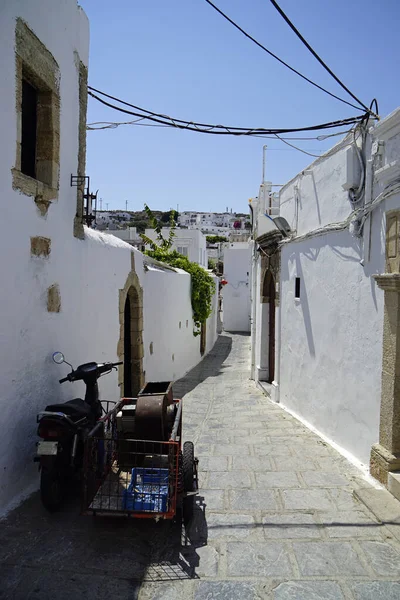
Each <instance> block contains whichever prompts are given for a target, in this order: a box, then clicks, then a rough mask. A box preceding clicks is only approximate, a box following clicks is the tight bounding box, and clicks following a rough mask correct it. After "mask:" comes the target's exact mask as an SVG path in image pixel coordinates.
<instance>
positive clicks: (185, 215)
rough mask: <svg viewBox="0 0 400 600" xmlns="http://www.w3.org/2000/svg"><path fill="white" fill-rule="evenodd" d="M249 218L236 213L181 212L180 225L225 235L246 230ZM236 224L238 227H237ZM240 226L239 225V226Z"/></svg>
mask: <svg viewBox="0 0 400 600" xmlns="http://www.w3.org/2000/svg"><path fill="white" fill-rule="evenodd" d="M248 220H249V218H248V217H247V216H246V217H243V216H237V215H236V214H235V213H233V212H232V211H231V212H226V213H213V212H210V213H201V212H195V211H185V212H181V213H180V214H179V216H178V223H179V225H180V226H181V227H187V228H188V229H201V231H203V232H207V233H213V234H214V233H215V234H217V235H224V234H226V233H227V232H228V231H229V230H232V229H235V228H237V229H244V228H245V223H246V221H248ZM235 224H236V227H235ZM238 224H239V225H238Z"/></svg>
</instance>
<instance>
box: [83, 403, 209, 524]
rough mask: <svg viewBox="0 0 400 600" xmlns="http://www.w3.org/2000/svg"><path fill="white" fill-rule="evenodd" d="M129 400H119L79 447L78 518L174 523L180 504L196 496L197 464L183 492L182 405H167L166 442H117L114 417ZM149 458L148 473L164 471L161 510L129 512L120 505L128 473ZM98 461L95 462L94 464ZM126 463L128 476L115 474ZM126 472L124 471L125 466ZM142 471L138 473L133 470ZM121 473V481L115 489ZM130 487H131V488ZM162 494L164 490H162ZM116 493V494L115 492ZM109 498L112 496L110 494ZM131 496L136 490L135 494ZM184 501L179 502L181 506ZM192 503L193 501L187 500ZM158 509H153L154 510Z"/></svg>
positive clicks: (120, 471) (125, 440)
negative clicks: (171, 414)
mask: <svg viewBox="0 0 400 600" xmlns="http://www.w3.org/2000/svg"><path fill="white" fill-rule="evenodd" d="M133 400H136V399H135V398H122V399H121V400H120V401H119V402H117V403H116V404H115V406H114V407H113V408H112V409H111V410H109V411H108V412H107V413H106V414H105V415H104V416H103V417H102V418H101V419H99V421H98V422H97V424H96V426H95V427H94V428H93V429H92V430H91V431H90V432H89V434H88V436H87V439H86V442H85V452H84V467H83V495H82V514H84V515H88V514H92V515H94V516H95V515H104V516H105V515H107V516H125V517H130V518H137V519H156V520H159V519H174V518H175V516H176V515H177V513H178V511H180V509H182V508H183V510H185V507H184V498H187V499H188V500H189V497H190V496H195V495H196V494H197V493H198V473H197V462H198V461H197V459H195V460H194V464H193V489H192V490H184V483H183V481H184V478H183V472H182V400H181V399H176V400H173V402H174V404H176V406H177V411H176V415H175V420H174V423H173V427H172V431H171V435H170V437H169V440H168V441H160V440H140V439H130V438H123V439H121V438H120V437H119V436H118V434H117V427H116V415H117V413H118V411H119V410H121V408H122V407H123V406H124V405H126V404H130V403H132V401H133ZM148 456H151V457H152V459H151V460H152V462H151V467H152V468H150V469H149V470H150V471H153V472H157V469H158V472H160V473H161V471H163V472H164V471H166V470H167V469H168V495H167V500H166V506H165V510H148V509H143V510H135V509H134V508H128V507H127V506H126V505H124V503H123V501H122V500H121V498H122V496H123V495H124V494H126V493H127V492H124V490H126V489H127V483H128V473H129V476H130V473H131V472H132V473H133V471H134V469H131V467H132V464H134V465H135V466H137V465H139V464H141V461H142V460H143V461H144V460H147V457H148ZM99 457H100V458H99ZM126 457H128V461H131V463H130V468H129V470H127V471H125V470H123V469H121V465H122V464H123V459H125V458H126ZM125 466H127V465H125ZM138 470H143V469H140V468H139V469H138ZM121 473H124V475H125V480H123V485H122V487H121ZM132 485H133V484H131V486H132ZM163 489H164V488H163ZM115 490H116V492H115ZM113 492H114V493H113ZM135 494H136V490H135ZM188 500H186V501H185V502H187V501H188ZM193 502H194V498H193ZM160 506H161V503H160V502H159V503H158V508H159V509H160Z"/></svg>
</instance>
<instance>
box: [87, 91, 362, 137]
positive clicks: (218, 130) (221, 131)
mask: <svg viewBox="0 0 400 600" xmlns="http://www.w3.org/2000/svg"><path fill="white" fill-rule="evenodd" d="M91 89H93V88H91V87H90V88H89V91H88V94H89V95H90V96H92V97H93V98H95V99H96V100H98V101H99V102H101V103H102V104H104V105H105V106H108V107H109V108H113V109H114V110H117V111H119V112H122V113H125V114H129V115H133V116H135V117H139V118H140V119H145V120H149V121H152V122H155V123H160V124H162V125H168V126H170V127H175V128H177V129H185V130H189V131H196V132H199V133H209V134H214V135H234V136H243V135H245V136H261V135H275V134H280V133H292V132H299V131H318V130H320V129H332V128H336V127H341V126H342V125H355V124H356V123H359V122H361V121H363V120H365V115H362V116H357V117H350V118H348V119H342V120H339V121H331V122H328V123H321V124H319V125H312V126H308V127H295V128H286V129H266V128H246V127H231V126H227V125H210V124H204V123H196V122H194V121H184V120H182V119H175V118H172V117H168V116H165V115H157V113H152V112H151V111H148V110H146V109H141V108H139V107H135V108H136V111H137V110H139V111H142V112H136V111H130V110H127V109H124V108H121V107H119V106H115V105H113V104H111V103H109V102H106V101H105V100H103V99H102V98H99V96H97V95H96V94H94V93H93V92H92V91H90V90H91ZM96 91H97V90H96ZM98 93H100V94H102V95H104V96H106V97H108V98H113V99H114V100H115V101H117V102H120V103H121V104H125V105H127V106H134V105H130V104H129V103H128V102H125V101H123V100H120V99H118V98H115V97H112V96H109V95H108V94H105V93H104V92H98ZM143 112H145V113H147V114H143ZM153 115H156V116H153Z"/></svg>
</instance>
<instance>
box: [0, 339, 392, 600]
mask: <svg viewBox="0 0 400 600" xmlns="http://www.w3.org/2000/svg"><path fill="white" fill-rule="evenodd" d="M249 347H250V339H249V337H247V336H241V335H227V334H225V335H222V336H221V337H220V338H219V341H218V343H217V345H216V347H215V348H214V350H213V352H212V353H211V354H210V355H209V356H208V357H206V358H205V360H204V361H203V362H202V363H201V364H200V365H198V366H197V367H196V368H195V369H194V370H193V371H192V372H191V373H189V374H188V376H187V377H185V378H184V379H183V380H181V381H180V382H178V383H177V384H176V386H175V390H174V392H175V395H176V396H177V397H179V396H181V397H184V399H185V404H184V407H185V409H184V410H185V415H184V430H185V438H186V439H192V440H193V441H194V442H195V444H196V454H197V455H198V457H199V461H200V462H199V469H200V484H201V493H200V496H199V498H198V504H197V509H196V517H195V519H194V523H193V525H192V527H191V529H190V531H189V532H188V534H189V535H188V537H186V536H181V534H180V532H179V531H177V529H176V528H174V527H173V526H171V525H170V524H168V523H158V524H155V523H143V522H127V521H125V520H112V519H100V518H98V519H92V518H90V517H82V516H79V515H78V510H79V507H78V506H77V505H76V503H75V502H73V501H71V503H70V504H69V506H68V507H67V509H66V511H64V512H63V513H60V514H57V515H52V516H49V515H47V514H46V513H45V511H44V510H43V509H42V508H41V506H40V503H39V498H38V496H37V495H34V496H33V497H32V498H30V499H29V500H27V501H26V502H25V503H24V504H23V505H22V506H20V507H19V508H18V509H17V510H16V511H14V513H12V514H11V515H9V517H8V519H7V520H5V521H3V522H2V523H1V524H0V558H1V566H0V569H1V571H0V597H1V598H7V599H8V598H12V599H15V600H20V599H26V598H29V599H31V598H32V599H34V598H40V599H41V600H42V599H47V598H57V599H64V598H65V599H68V600H72V599H74V598H84V597H85V598H89V599H93V600H94V599H103V598H113V599H116V598H120V599H125V598H126V599H128V598H129V599H130V600H131V599H135V598H138V599H139V600H212V599H214V598H215V599H218V600H319V599H321V600H322V599H323V600H380V599H381V600H399V598H400V543H399V541H398V536H396V535H393V526H392V527H391V526H390V525H388V524H386V525H384V524H382V523H381V522H378V521H377V519H376V518H375V517H374V516H373V515H372V513H369V511H368V510H367V509H366V507H365V506H364V505H362V504H361V503H360V502H358V501H357V500H356V499H355V498H354V497H353V490H355V489H357V488H359V487H360V486H361V487H365V486H366V485H367V484H366V483H365V481H364V480H363V479H362V477H361V476H360V473H359V471H357V470H356V469H355V468H354V467H352V466H351V465H350V464H349V463H348V462H347V461H346V460H345V459H344V458H343V457H341V456H340V455H339V454H338V453H337V452H335V451H334V450H333V449H332V448H330V447H329V446H328V445H327V444H326V443H325V442H323V441H322V440H321V439H319V438H318V437H317V436H315V435H314V434H313V433H311V432H310V431H309V430H308V429H306V427H304V426H303V425H302V424H301V423H299V422H298V421H296V419H294V418H293V417H292V416H290V415H289V414H287V413H286V412H284V411H283V410H282V409H281V408H279V406H277V405H274V404H272V403H271V402H269V401H268V400H267V398H266V397H265V396H264V395H263V394H262V393H261V392H260V391H259V390H258V389H257V388H256V387H255V385H254V383H253V382H251V381H250V380H249ZM399 527H400V526H399Z"/></svg>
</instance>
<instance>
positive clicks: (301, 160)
mask: <svg viewBox="0 0 400 600" xmlns="http://www.w3.org/2000/svg"><path fill="white" fill-rule="evenodd" d="M80 4H81V5H82V6H83V8H84V9H85V11H86V13H87V15H88V17H89V21H90V30H91V40H90V64H89V83H90V84H91V85H92V86H93V87H95V88H98V89H100V90H102V91H105V92H107V93H109V94H111V95H113V96H116V97H119V98H122V99H124V100H127V101H128V102H132V103H133V104H136V105H139V106H142V107H144V108H147V109H149V110H153V111H155V112H160V113H163V114H168V115H171V116H173V117H176V118H181V119H187V120H193V121H201V122H209V123H222V124H224V125H225V124H226V125H235V126H240V127H247V126H249V127H287V126H290V127H292V126H293V127H300V126H306V125H314V124H316V123H322V122H324V121H332V120H336V119H341V118H346V117H351V116H353V115H356V114H360V113H359V112H358V111H356V110H355V109H352V108H351V107H349V106H346V105H345V104H342V103H341V102H339V101H337V100H335V99H333V98H330V97H329V96H327V95H326V94H324V93H323V92H320V91H319V90H317V89H316V88H314V87H312V86H311V85H309V84H308V83H307V82H305V81H303V80H301V79H300V78H299V77H297V76H296V75H294V74H293V73H291V72H290V71H288V70H287V69H285V68H284V67H283V66H282V65H280V64H279V63H277V62H276V61H275V60H274V59H272V58H271V57H269V56H268V55H267V54H266V53H265V52H263V51H262V50H261V49H259V48H258V47H257V46H256V45H255V44H253V43H252V42H251V41H250V40H248V39H246V38H245V37H244V36H242V35H241V34H240V33H239V32H238V31H237V30H236V29H235V28H233V27H232V26H231V25H230V24H229V23H228V22H227V21H225V20H224V19H223V18H222V17H221V16H220V15H219V14H218V13H217V12H216V11H214V10H213V9H212V8H211V7H210V6H209V5H208V4H207V3H206V2H205V1H204V0H142V1H141V2H138V1H137V0H117V1H115V2H110V1H109V0H80ZM215 4H217V5H218V6H219V8H221V10H223V11H224V12H225V13H227V14H228V15H229V16H230V17H231V18H232V19H233V20H235V21H236V22H237V23H238V24H240V25H241V26H242V27H243V28H244V29H246V30H247V31H248V32H249V33H250V34H251V35H253V36H254V37H255V38H256V39H258V40H259V41H260V42H261V43H263V44H264V45H265V46H267V48H269V49H270V50H271V51H273V52H274V53H275V54H277V55H278V56H280V57H281V58H282V59H284V60H286V61H287V62H288V63H289V64H291V65H292V66H294V67H295V68H297V69H298V70H299V71H301V72H303V73H304V74H305V75H306V76H307V77H309V78H310V79H314V80H315V81H316V82H317V83H318V84H320V85H322V86H324V87H326V88H327V89H329V90H330V91H332V92H333V93H336V94H337V95H339V96H341V97H343V98H345V99H347V100H350V101H351V98H350V97H348V96H347V95H346V93H345V92H344V91H343V90H341V88H340V87H339V86H338V85H337V84H336V83H335V81H334V80H333V79H332V78H331V77H330V76H329V75H328V73H326V72H325V71H324V70H323V68H322V67H321V66H320V65H319V64H318V63H317V61H316V60H315V59H314V58H313V57H312V56H311V54H309V53H308V51H307V50H306V48H305V47H304V46H303V45H302V44H301V42H300V40H298V39H297V38H296V36H295V35H294V33H293V32H292V31H291V30H290V29H289V27H288V26H287V25H286V23H285V22H284V21H283V20H282V18H281V17H280V15H279V14H278V13H277V12H276V11H275V9H274V8H273V6H272V4H271V3H270V2H269V1H268V0H215ZM279 4H280V5H281V7H282V8H283V10H284V11H285V12H286V13H287V14H288V16H289V18H290V19H291V20H292V21H293V22H294V24H295V25H296V26H297V27H298V29H299V30H300V31H301V33H302V34H303V35H304V36H305V38H306V39H307V40H308V41H309V43H310V44H311V45H312V46H313V47H314V48H315V50H316V51H317V52H318V53H319V54H320V55H321V57H322V58H323V59H324V60H325V62H327V64H328V65H329V66H330V67H331V69H332V70H333V71H334V72H335V73H336V74H337V75H338V76H339V78H341V79H342V81H343V82H344V83H345V84H346V85H347V86H348V87H349V88H350V89H351V90H352V91H353V92H354V93H355V95H356V96H358V97H359V98H360V99H361V100H362V101H363V102H364V103H365V104H367V105H369V103H370V101H371V99H372V98H373V97H377V99H378V101H379V109H380V114H381V116H386V115H387V114H389V113H390V112H391V111H393V110H394V109H395V108H397V106H398V105H400V83H399V81H400V80H399V77H398V68H399V58H400V51H399V45H398V43H397V40H398V23H399V21H400V2H398V0H381V1H380V2H372V1H370V0H280V2H279ZM132 118H133V117H132ZM125 120H129V117H128V118H127V116H126V115H123V114H122V113H118V112H116V111H113V110H111V109H108V108H107V107H105V106H102V105H101V104H99V103H98V102H97V101H96V100H93V99H90V100H89V107H88V122H89V123H91V122H95V121H125ZM307 135H308V134H307ZM337 139H339V138H333V140H331V141H325V142H319V141H316V140H313V141H307V142H301V143H300V142H299V143H298V145H300V146H301V147H302V148H304V149H306V150H309V151H310V152H313V153H315V154H320V153H321V152H322V151H324V150H326V149H328V148H329V147H330V146H331V145H332V143H333V141H335V140H337ZM265 143H266V144H267V145H268V150H267V179H269V180H271V181H272V182H273V183H277V184H279V183H285V182H286V181H288V180H289V179H290V178H291V177H293V176H294V175H295V174H296V173H297V172H298V171H300V170H302V169H303V168H304V167H305V166H306V165H307V164H309V163H310V162H311V161H312V158H310V157H308V156H306V155H304V154H302V153H300V152H297V151H294V150H291V149H288V148H287V146H285V145H284V144H283V143H282V142H280V141H278V140H262V139H256V138H246V139H244V138H233V137H225V136H223V137H222V136H221V137H219V136H212V135H205V134H200V133H191V132H186V131H179V130H173V129H170V128H168V129H164V128H156V127H155V128H153V127H139V126H121V127H119V128H117V129H110V130H102V131H89V132H88V146H87V174H88V175H90V178H91V182H92V185H93V188H94V189H97V188H99V197H101V198H102V199H103V208H105V207H106V203H108V204H109V208H110V209H112V208H113V209H116V208H124V207H125V201H126V200H128V209H130V210H141V209H142V207H143V204H144V203H145V202H146V203H147V204H149V205H150V206H151V207H152V208H154V209H159V210H168V209H169V208H171V207H174V208H176V206H177V205H179V210H198V211H201V210H205V211H209V210H213V211H222V210H225V208H226V207H227V206H228V207H229V208H233V210H234V211H238V212H244V211H247V204H248V199H249V198H250V197H252V196H255V195H257V193H258V187H259V185H260V183H261V176H262V146H263V144H265Z"/></svg>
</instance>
